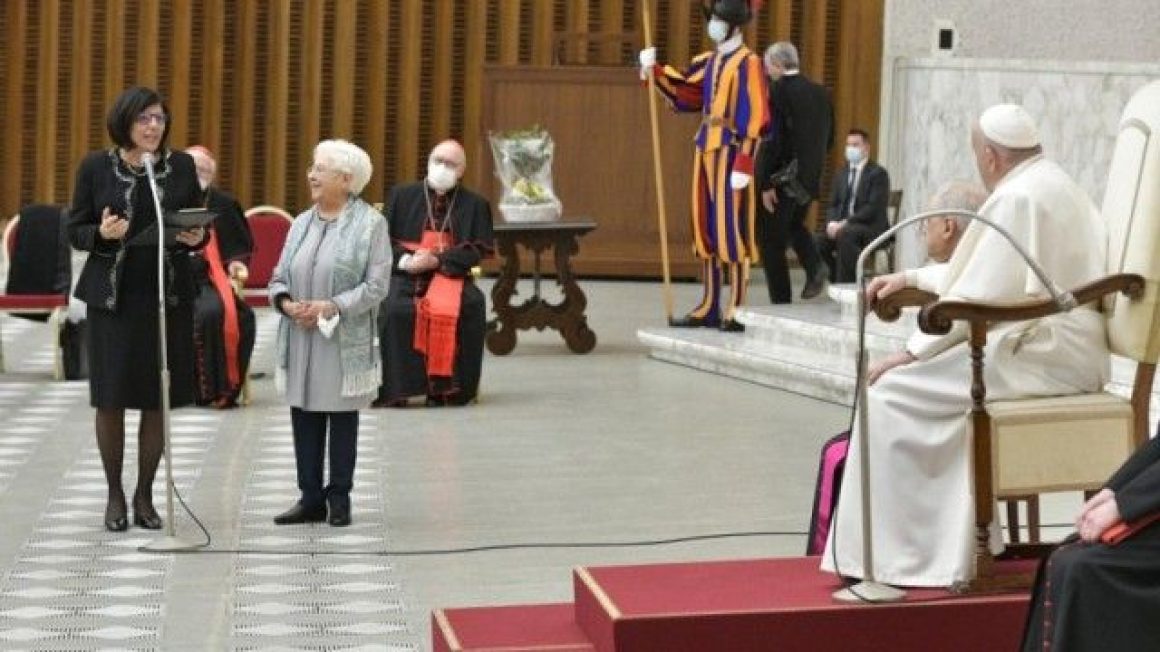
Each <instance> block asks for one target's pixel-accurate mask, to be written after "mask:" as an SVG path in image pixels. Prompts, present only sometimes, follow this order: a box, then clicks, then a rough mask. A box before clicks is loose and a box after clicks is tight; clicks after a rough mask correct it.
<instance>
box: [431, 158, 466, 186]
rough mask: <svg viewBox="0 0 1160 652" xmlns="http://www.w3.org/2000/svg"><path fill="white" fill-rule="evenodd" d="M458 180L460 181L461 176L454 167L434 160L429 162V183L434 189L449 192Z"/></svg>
mask: <svg viewBox="0 0 1160 652" xmlns="http://www.w3.org/2000/svg"><path fill="white" fill-rule="evenodd" d="M456 181H459V176H458V175H457V174H455V170H453V169H452V168H449V167H447V166H446V165H443V164H442V163H434V162H432V163H428V164H427V184H428V185H430V186H431V188H432V189H433V190H437V191H439V192H447V191H448V190H451V189H452V188H454V187H455V182H456Z"/></svg>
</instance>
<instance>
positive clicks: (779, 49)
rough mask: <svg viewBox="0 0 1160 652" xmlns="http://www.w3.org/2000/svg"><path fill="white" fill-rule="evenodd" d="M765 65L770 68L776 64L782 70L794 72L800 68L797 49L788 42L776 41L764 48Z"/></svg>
mask: <svg viewBox="0 0 1160 652" xmlns="http://www.w3.org/2000/svg"><path fill="white" fill-rule="evenodd" d="M765 63H766V65H770V66H772V65H773V64H775V63H776V64H777V65H779V66H781V67H782V69H784V70H796V69H798V68H800V67H801V63H800V59H798V51H797V48H796V47H795V46H794V44H793V43H790V42H789V41H778V42H777V43H774V44H773V45H771V46H769V47H768V48H766V50H765Z"/></svg>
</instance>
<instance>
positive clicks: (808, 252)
mask: <svg viewBox="0 0 1160 652" xmlns="http://www.w3.org/2000/svg"><path fill="white" fill-rule="evenodd" d="M787 212H788V213H790V216H791V218H790V220H789V240H790V244H791V245H792V246H793V250H794V253H796V254H797V257H798V262H799V263H801V266H802V268H803V269H805V271H806V280H809V279H811V278H813V277H814V275H816V274H817V273H818V267H819V265H820V264H821V263H820V261H819V259H818V250H817V248H816V247H815V246H814V236H813V234H812V233H810V232H809V230H808V229H806V217H807V216H808V215H809V213H810V205H809V204H794V205H793V207H792V209H789V208H788V207H787Z"/></svg>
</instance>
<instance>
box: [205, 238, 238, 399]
mask: <svg viewBox="0 0 1160 652" xmlns="http://www.w3.org/2000/svg"><path fill="white" fill-rule="evenodd" d="M202 255H204V256H205V264H206V266H207V267H209V280H210V283H212V284H213V287H214V289H215V290H217V294H218V297H219V298H221V300H222V309H223V313H222V331H223V337H224V339H225V347H226V376H227V378H229V381H230V388H231V389H237V388H238V387H239V386H240V385H241V382H242V372H241V368H240V366H239V365H238V343H239V342H241V340H242V332H241V328H240V326H239V325H238V306H237V304H236V303H234V289H233V287H231V286H230V279H229V277H228V276H226V271H225V269H224V268H223V267H222V255H221V250H220V249H218V240H217V229H214V228H210V230H209V244H207V245H206V246H205V249H204V250H203V252H202Z"/></svg>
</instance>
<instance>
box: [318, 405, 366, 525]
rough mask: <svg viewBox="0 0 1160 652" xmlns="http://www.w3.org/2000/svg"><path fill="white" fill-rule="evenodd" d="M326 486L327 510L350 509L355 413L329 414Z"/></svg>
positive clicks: (355, 430)
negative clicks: (328, 474) (328, 476)
mask: <svg viewBox="0 0 1160 652" xmlns="http://www.w3.org/2000/svg"><path fill="white" fill-rule="evenodd" d="M327 416H328V417H329V419H330V484H328V485H327V486H326V502H327V503H329V504H330V509H331V510H332V511H333V510H336V509H338V510H341V509H347V510H349V509H350V490H351V488H352V487H353V486H354V464H355V459H356V458H357V457H358V411H357V410H355V411H351V412H330V413H329V414H328V415H327Z"/></svg>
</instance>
